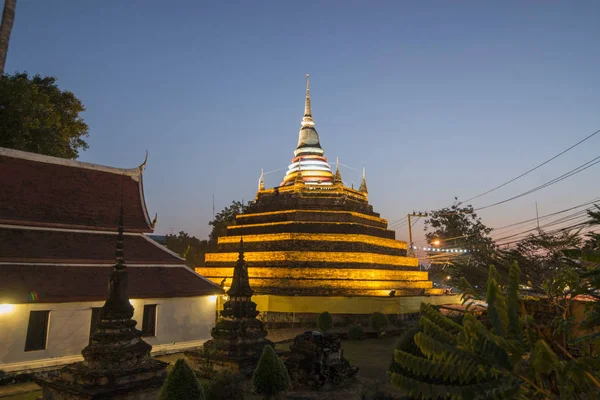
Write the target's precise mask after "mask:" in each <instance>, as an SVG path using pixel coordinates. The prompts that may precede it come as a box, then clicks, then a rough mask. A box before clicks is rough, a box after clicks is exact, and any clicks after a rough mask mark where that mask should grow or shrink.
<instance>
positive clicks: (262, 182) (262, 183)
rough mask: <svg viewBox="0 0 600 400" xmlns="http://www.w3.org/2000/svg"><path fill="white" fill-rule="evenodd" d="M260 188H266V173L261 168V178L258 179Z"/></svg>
mask: <svg viewBox="0 0 600 400" xmlns="http://www.w3.org/2000/svg"><path fill="white" fill-rule="evenodd" d="M258 190H265V173H264V171H263V169H262V168H261V169H260V178H259V179H258Z"/></svg>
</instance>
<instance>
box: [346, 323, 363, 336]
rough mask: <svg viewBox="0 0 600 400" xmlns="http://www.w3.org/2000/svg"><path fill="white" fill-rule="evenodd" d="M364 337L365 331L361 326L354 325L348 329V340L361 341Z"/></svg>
mask: <svg viewBox="0 0 600 400" xmlns="http://www.w3.org/2000/svg"><path fill="white" fill-rule="evenodd" d="M363 336H364V331H363V328H362V326H360V325H352V326H351V327H350V329H348V338H349V339H350V340H361V339H362V338H363Z"/></svg>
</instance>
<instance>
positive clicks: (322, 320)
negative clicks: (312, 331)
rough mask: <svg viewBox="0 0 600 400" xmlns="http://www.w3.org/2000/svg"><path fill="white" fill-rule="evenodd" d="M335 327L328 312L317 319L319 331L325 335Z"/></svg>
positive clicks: (324, 312)
mask: <svg viewBox="0 0 600 400" xmlns="http://www.w3.org/2000/svg"><path fill="white" fill-rule="evenodd" d="M332 327H333V317H332V316H331V314H329V313H328V312H327V311H323V312H322V313H321V314H319V318H317V329H319V330H320V331H321V332H323V333H325V332H327V331H328V330H330V329H331V328H332Z"/></svg>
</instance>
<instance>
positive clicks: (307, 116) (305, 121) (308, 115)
mask: <svg viewBox="0 0 600 400" xmlns="http://www.w3.org/2000/svg"><path fill="white" fill-rule="evenodd" d="M308 76H309V75H308V74H306V100H305V102H304V118H302V126H303V127H304V126H315V121H314V120H313V118H312V109H311V106H310V81H309V79H308Z"/></svg>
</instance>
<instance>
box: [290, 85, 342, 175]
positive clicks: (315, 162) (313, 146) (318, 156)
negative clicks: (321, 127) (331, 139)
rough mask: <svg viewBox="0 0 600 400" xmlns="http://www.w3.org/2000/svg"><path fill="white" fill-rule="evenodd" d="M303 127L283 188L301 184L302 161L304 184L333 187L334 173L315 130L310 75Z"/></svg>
mask: <svg viewBox="0 0 600 400" xmlns="http://www.w3.org/2000/svg"><path fill="white" fill-rule="evenodd" d="M301 125H302V127H301V128H300V132H298V146H296V150H294V158H293V159H292V163H291V164H290V165H289V166H288V171H287V172H286V174H285V176H284V178H283V182H281V186H288V185H290V186H291V185H294V184H297V183H300V182H299V179H298V178H297V175H299V174H298V173H297V171H298V166H299V162H300V160H302V163H303V164H304V171H302V172H303V173H302V178H303V179H302V181H303V184H306V185H314V186H320V185H323V186H328V185H332V184H333V172H332V171H331V167H330V166H329V164H328V163H327V159H326V158H325V157H323V154H324V150H323V149H322V148H321V144H320V142H319V134H318V133H317V130H316V129H315V121H314V120H313V117H312V108H311V100H310V81H309V75H308V74H306V97H305V102H304V117H303V118H302V123H301Z"/></svg>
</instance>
